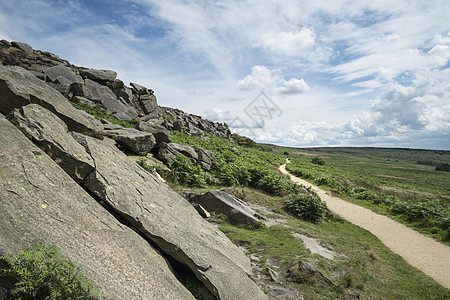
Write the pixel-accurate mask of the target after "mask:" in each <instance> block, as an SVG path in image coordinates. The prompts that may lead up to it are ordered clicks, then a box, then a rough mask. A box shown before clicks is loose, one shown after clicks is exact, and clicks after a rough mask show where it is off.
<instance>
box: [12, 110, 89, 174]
mask: <svg viewBox="0 0 450 300" xmlns="http://www.w3.org/2000/svg"><path fill="white" fill-rule="evenodd" d="M14 118H15V121H16V123H17V124H18V125H19V126H20V127H22V128H23V129H24V130H26V131H27V132H28V133H29V134H30V135H31V136H32V137H33V139H34V140H35V141H36V142H37V143H38V144H39V147H40V148H41V149H43V150H44V151H45V152H46V153H47V154H48V155H49V156H50V157H52V159H53V160H55V161H56V162H57V163H59V164H60V165H61V167H62V168H63V169H64V170H66V172H67V173H68V174H69V175H70V176H71V177H72V178H73V179H75V180H77V181H81V180H83V179H84V178H85V177H86V176H87V175H88V174H89V173H91V172H92V170H94V162H93V160H92V158H91V157H90V156H89V155H88V154H87V153H86V151H85V149H84V148H83V147H82V146H81V145H80V144H78V143H77V142H76V141H75V140H74V138H73V137H72V135H71V134H70V133H69V132H68V129H67V125H66V124H65V123H64V122H63V121H61V119H59V118H58V117H57V116H56V115H54V114H53V113H52V112H51V111H49V110H47V109H45V108H43V107H42V106H39V105H37V104H29V105H27V106H24V107H22V108H20V109H16V110H15V111H14Z"/></svg>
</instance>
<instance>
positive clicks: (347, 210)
mask: <svg viewBox="0 0 450 300" xmlns="http://www.w3.org/2000/svg"><path fill="white" fill-rule="evenodd" d="M279 170H280V172H281V173H283V174H286V175H289V177H290V179H291V181H293V182H295V183H298V184H303V185H305V186H311V187H312V188H313V189H314V190H315V191H316V192H317V193H318V194H319V196H320V198H321V199H322V201H324V202H325V203H326V204H327V206H328V208H329V209H330V210H331V211H332V212H333V213H335V214H337V215H339V216H340V217H342V218H343V219H345V220H347V221H349V222H351V223H353V224H355V225H357V226H360V227H361V228H364V229H366V230H368V231H370V232H371V233H372V234H374V235H375V236H377V237H378V238H379V239H380V240H381V241H382V242H383V243H384V244H385V245H386V246H388V247H389V248H390V249H391V250H392V251H393V252H395V253H397V254H398V255H400V256H402V257H403V258H404V259H405V260H406V261H407V262H408V263H409V264H410V265H412V266H414V267H416V268H418V269H420V270H421V271H422V272H424V273H425V274H427V275H428V276H430V277H432V278H433V279H434V280H436V281H437V282H438V283H440V284H441V285H443V286H445V287H446V288H450V247H449V246H446V245H444V244H441V243H439V242H437V241H435V240H434V239H432V238H430V237H427V236H425V235H423V234H420V233H418V232H417V231H415V230H413V229H411V228H408V227H406V226H405V225H403V224H400V223H398V222H396V221H394V220H392V219H390V218H388V217H386V216H382V215H379V214H376V213H374V212H373V211H371V210H369V209H366V208H364V207H361V206H358V205H355V204H352V203H349V202H346V201H344V200H342V199H340V198H337V197H332V196H330V195H327V194H326V192H325V191H324V190H321V189H320V188H318V187H317V186H314V185H312V184H310V183H309V182H307V181H305V180H303V179H300V178H298V177H295V176H292V175H290V174H289V173H288V172H287V171H286V165H282V166H281V167H280V168H279Z"/></svg>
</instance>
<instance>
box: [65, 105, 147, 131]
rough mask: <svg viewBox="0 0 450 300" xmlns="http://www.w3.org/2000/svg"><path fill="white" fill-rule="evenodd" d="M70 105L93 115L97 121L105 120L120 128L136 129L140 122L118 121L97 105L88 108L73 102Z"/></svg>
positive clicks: (133, 120)
mask: <svg viewBox="0 0 450 300" xmlns="http://www.w3.org/2000/svg"><path fill="white" fill-rule="evenodd" d="M70 103H71V104H72V105H73V106H74V107H75V108H77V109H80V110H84V111H85V112H87V113H88V114H90V115H93V116H94V117H95V118H96V119H97V120H102V119H105V120H108V121H109V122H111V123H113V124H116V125H120V126H122V127H126V128H136V126H137V125H138V124H139V122H140V120H138V119H131V120H129V121H126V120H120V119H118V118H116V117H115V116H114V115H113V114H111V113H110V112H108V111H107V110H105V109H103V108H101V107H100V106H98V105H95V106H90V105H89V104H87V103H74V102H70Z"/></svg>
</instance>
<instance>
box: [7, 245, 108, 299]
mask: <svg viewBox="0 0 450 300" xmlns="http://www.w3.org/2000/svg"><path fill="white" fill-rule="evenodd" d="M0 259H2V260H5V261H6V262H7V263H8V264H9V265H10V268H8V269H0V275H2V276H12V277H14V278H15V279H16V280H17V282H16V284H15V287H14V288H13V289H12V290H10V293H11V294H12V295H16V296H18V297H19V299H45V300H55V299H80V300H82V299H96V298H101V297H103V296H104V295H103V294H102V293H101V292H100V291H98V290H97V289H95V288H94V287H93V286H92V281H91V280H90V279H88V278H87V277H86V276H85V275H84V274H83V273H82V271H81V269H80V268H79V267H78V266H77V265H76V264H75V263H74V262H72V261H70V260H69V259H63V258H62V257H61V252H60V250H59V249H58V247H56V246H48V245H46V244H43V243H39V244H37V245H36V246H34V247H32V248H30V249H27V250H25V251H20V252H19V254H18V255H17V256H13V255H5V256H0Z"/></svg>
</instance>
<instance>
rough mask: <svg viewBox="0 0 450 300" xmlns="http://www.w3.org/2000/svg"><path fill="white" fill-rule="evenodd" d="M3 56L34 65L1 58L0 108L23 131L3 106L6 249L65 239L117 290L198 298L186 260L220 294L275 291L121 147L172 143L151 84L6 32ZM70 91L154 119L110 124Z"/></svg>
mask: <svg viewBox="0 0 450 300" xmlns="http://www.w3.org/2000/svg"><path fill="white" fill-rule="evenodd" d="M22 48H23V49H22ZM5 49H6V50H5ZM5 51H6V52H5ZM8 55H9V56H8ZM0 59H1V61H2V62H4V63H5V64H16V65H19V64H21V65H23V66H25V67H26V68H28V69H29V70H30V71H27V70H25V69H23V68H21V67H18V66H3V65H0V112H2V113H4V114H7V115H8V119H10V120H13V121H14V122H15V123H16V125H17V126H19V127H20V128H21V130H22V131H23V133H21V131H20V130H18V129H17V128H15V127H14V126H13V125H12V124H11V123H10V122H9V121H7V120H6V119H5V118H3V116H1V115H0V130H1V131H0V132H1V133H2V134H1V135H0V214H1V216H2V218H0V255H1V254H6V253H17V252H18V251H20V250H22V249H25V248H27V247H29V246H32V245H33V244H35V243H37V242H44V243H47V244H50V245H57V246H58V247H59V248H60V249H61V250H62V253H63V255H64V256H65V257H67V258H69V259H71V260H74V261H75V262H77V263H78V264H79V265H80V267H81V268H82V269H83V270H84V271H85V272H86V274H87V276H89V277H90V278H92V279H93V281H94V284H95V286H97V288H99V289H100V290H102V291H103V292H105V293H106V294H107V299H192V295H191V294H190V293H189V292H188V291H187V290H186V289H185V288H184V287H183V286H182V285H181V284H180V281H181V280H180V281H178V280H177V278H176V277H175V276H174V275H173V273H177V272H178V273H177V275H180V274H181V273H182V274H189V275H188V276H191V278H197V279H196V280H198V281H200V282H201V283H202V285H203V286H204V287H206V288H207V289H208V290H209V291H210V292H211V293H212V294H213V295H215V296H216V297H217V298H218V299H233V300H235V299H265V298H266V296H265V294H264V293H263V292H262V291H261V290H260V289H259V288H258V286H257V285H256V284H255V283H254V282H253V281H252V280H251V279H250V278H249V277H248V274H250V262H249V259H248V258H247V257H246V256H245V255H244V254H243V253H242V252H241V250H240V249H239V248H238V247H237V246H235V245H234V244H233V243H232V242H231V241H230V240H229V239H228V238H227V237H226V236H225V235H224V234H223V233H221V232H220V231H219V230H217V229H216V228H215V227H214V226H213V225H211V224H210V223H208V222H206V221H204V220H203V219H202V218H201V217H200V216H199V214H198V213H197V211H196V210H195V208H194V207H193V206H192V205H191V204H190V203H189V202H188V201H187V200H185V199H184V198H182V197H181V196H179V195H178V194H177V193H176V192H174V191H173V190H172V189H171V188H170V187H169V186H168V185H167V184H165V183H164V182H163V181H162V180H160V179H158V178H157V177H156V176H155V175H153V174H151V173H148V172H147V171H145V170H144V169H143V168H141V167H140V166H139V165H138V164H137V163H135V162H133V161H130V159H129V158H128V157H127V156H126V155H125V154H123V152H121V151H120V150H119V149H118V148H117V147H116V144H115V143H117V144H118V145H119V146H120V147H129V149H132V150H133V151H134V152H137V153H139V154H146V153H147V152H148V151H150V150H153V148H154V147H155V146H156V145H158V146H160V148H161V149H162V148H164V145H166V146H167V145H170V144H171V143H167V142H169V141H170V140H168V138H169V135H168V134H167V131H166V130H164V129H163V128H161V127H160V126H158V124H159V122H160V121H158V120H157V118H158V117H159V116H160V109H159V107H158V105H157V103H156V97H155V96H154V94H153V91H151V90H149V89H147V88H144V87H142V86H139V85H137V84H133V85H132V86H133V88H132V89H130V88H127V87H125V86H124V85H123V83H122V84H121V82H120V80H117V79H115V74H113V73H111V72H108V71H104V72H103V71H102V70H94V71H92V70H88V71H86V69H84V68H78V67H75V66H72V65H70V64H69V63H68V62H66V61H63V60H61V59H59V58H58V57H57V56H55V55H52V54H48V53H44V52H40V51H36V50H33V49H31V50H30V49H28V48H27V47H26V46H23V45H15V44H14V45H13V44H10V43H8V42H5V41H0ZM81 70H84V71H81ZM31 72H33V73H31ZM80 78H81V79H80ZM51 86H53V87H55V88H56V89H55V88H52V87H51ZM130 92H131V93H130ZM63 94H64V96H63ZM68 98H70V99H76V100H77V101H83V102H85V103H88V104H91V102H92V103H97V104H98V105H101V106H103V107H106V108H107V109H108V110H109V111H110V112H111V113H114V114H115V115H116V116H120V114H125V115H126V116H130V115H129V111H128V110H126V109H125V108H124V107H126V108H127V109H129V108H131V109H132V110H134V111H135V113H139V114H140V115H141V116H142V117H143V120H151V121H149V122H145V123H144V124H142V126H141V127H140V130H139V129H125V128H123V127H121V126H117V125H112V124H110V123H108V122H103V124H101V123H99V122H98V121H97V120H95V119H93V118H91V117H87V116H86V115H85V113H81V112H80V111H78V110H76V109H75V108H74V107H73V106H72V105H71V104H70V103H69V102H68V101H67V100H68ZM117 103H121V104H123V106H120V105H119V106H117V105H118V104H117ZM115 109H117V111H115ZM123 118H124V117H123ZM199 126H200V125H199ZM217 126H218V125H217ZM24 134H26V135H27V136H29V138H30V139H27V138H26V137H25V135H24ZM103 135H105V136H107V137H106V138H104V139H103V140H101V139H102V138H103ZM154 135H155V136H159V137H158V141H157V140H155V138H154ZM108 136H109V137H112V138H114V140H115V142H114V141H113V140H111V139H110V138H108ZM94 137H96V138H94ZM143 137H145V138H143ZM141 138H143V139H144V140H140V139H141ZM30 140H31V141H30ZM32 142H34V143H35V144H36V145H37V146H39V147H40V148H41V149H39V148H37V147H35V146H34V145H33V143H32ZM157 142H158V143H159V144H156V143H157ZM165 148H166V149H168V148H170V149H172V150H173V151H175V152H174V153H175V154H176V153H180V154H183V155H187V156H188V157H189V158H190V159H192V160H193V162H195V163H198V164H200V165H202V167H203V168H205V169H206V168H208V167H210V165H211V162H212V160H213V159H214V157H213V156H212V154H211V153H210V152H209V151H207V150H205V149H201V148H197V147H190V148H189V147H188V146H181V145H177V144H171V146H170V147H165ZM43 150H44V151H43ZM52 159H53V160H52ZM69 175H70V176H69ZM71 177H72V178H73V179H72V178H71ZM155 248H157V251H156V250H155ZM171 270H174V271H173V272H172V271H171ZM177 270H178V271H177ZM180 270H182V271H181V272H180Z"/></svg>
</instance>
